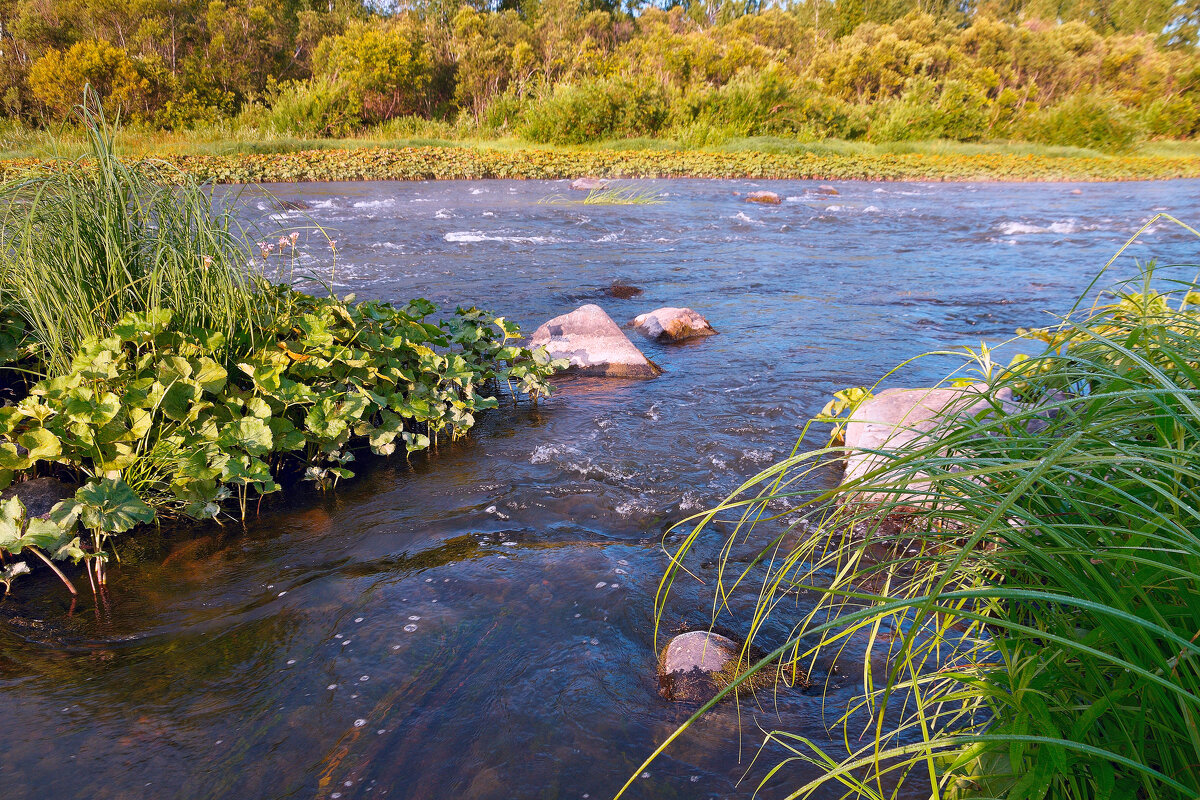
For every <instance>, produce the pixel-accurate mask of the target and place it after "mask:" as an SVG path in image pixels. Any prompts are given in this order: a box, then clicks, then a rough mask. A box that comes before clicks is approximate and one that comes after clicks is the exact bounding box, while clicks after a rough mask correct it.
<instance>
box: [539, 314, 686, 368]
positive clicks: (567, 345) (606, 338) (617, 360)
mask: <svg viewBox="0 0 1200 800" xmlns="http://www.w3.org/2000/svg"><path fill="white" fill-rule="evenodd" d="M529 346H530V348H531V349H532V348H538V347H545V348H546V352H548V353H549V354H550V357H551V358H565V359H566V360H567V361H568V362H569V364H570V366H569V367H568V371H569V372H573V373H574V374H576V375H592V376H598V377H605V378H654V377H657V376H658V375H661V374H662V370H661V369H659V368H658V366H657V365H656V364H655V363H654V362H652V361H651V360H650V359H648V358H646V356H644V355H643V354H642V351H641V350H638V349H637V347H635V346H634V344H633V342H631V341H629V337H628V336H626V335H625V333H624V332H623V331H622V330H621V329H620V328H619V327H618V326H617V323H615V322H613V320H612V317H610V316H608V314H606V313H604V309H602V308H600V306H598V305H595V304H592V303H588V304H587V305H584V306H580V307H579V308H577V309H575V310H574V311H572V312H571V313H569V314H563V315H561V316H558V317H555V318H554V319H552V320H550V321H549V322H547V323H545V324H544V325H542V326H541V327H540V328H538V329H537V330H536V331H534V334H533V338H532V339H531V340H530V342H529Z"/></svg>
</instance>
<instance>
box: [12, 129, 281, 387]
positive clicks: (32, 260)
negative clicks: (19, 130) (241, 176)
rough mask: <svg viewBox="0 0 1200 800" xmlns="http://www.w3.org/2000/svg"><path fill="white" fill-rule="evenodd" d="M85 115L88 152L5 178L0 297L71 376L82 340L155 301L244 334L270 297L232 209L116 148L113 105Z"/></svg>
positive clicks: (55, 366)
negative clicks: (110, 117)
mask: <svg viewBox="0 0 1200 800" xmlns="http://www.w3.org/2000/svg"><path fill="white" fill-rule="evenodd" d="M79 113H80V115H81V120H82V122H83V123H84V126H85V129H86V130H87V132H88V136H89V145H90V147H89V152H88V155H87V157H86V158H85V159H80V160H76V161H72V162H68V163H66V164H63V163H58V162H56V163H51V164H46V165H42V166H38V167H34V168H32V169H29V170H25V171H23V172H21V173H19V174H18V175H17V176H16V177H14V178H12V179H11V180H9V181H7V182H5V183H3V184H0V305H3V306H4V307H5V308H7V309H9V310H11V311H12V312H14V313H15V314H17V315H19V316H20V317H21V318H22V319H23V321H24V324H25V326H26V327H27V330H28V332H29V333H30V335H31V337H32V343H33V344H35V345H36V346H37V347H38V348H39V352H38V354H37V360H38V361H41V362H43V363H45V365H46V369H47V371H48V373H50V374H63V373H64V372H66V371H67V370H68V369H69V368H70V364H71V360H72V358H73V357H74V355H75V353H76V351H77V349H78V347H79V345H80V343H81V342H83V340H84V339H86V338H88V337H90V336H99V337H102V336H105V335H107V332H108V331H109V330H111V328H112V326H113V325H114V324H116V322H117V320H119V319H120V318H121V317H122V316H123V315H125V314H127V313H130V312H133V313H139V312H145V311H148V310H150V309H166V310H169V311H170V312H171V313H172V315H173V317H174V319H175V321H176V324H177V325H178V326H180V327H183V328H190V327H200V328H204V329H206V330H212V331H218V332H220V333H221V334H223V335H224V337H225V341H226V342H233V341H235V340H236V338H237V334H238V332H239V331H243V330H245V328H244V325H243V324H242V321H243V320H245V319H246V318H247V317H249V316H251V315H252V313H253V312H254V311H255V310H256V306H257V305H258V304H260V303H261V302H262V300H263V299H264V298H262V297H260V296H259V293H258V292H257V291H256V286H257V284H258V283H260V282H262V276H261V274H260V273H259V272H258V271H257V270H255V269H253V268H250V269H249V270H248V269H247V266H246V265H247V264H249V263H252V262H251V259H250V258H249V250H248V249H247V247H246V244H245V241H244V239H245V236H244V233H243V231H242V230H241V229H240V228H239V226H238V224H237V222H236V221H235V219H234V216H233V209H232V207H225V208H216V207H214V204H213V200H212V198H211V196H209V195H208V194H206V193H205V192H204V190H203V189H202V188H201V187H200V185H199V184H197V183H195V182H194V181H191V180H189V179H188V177H187V176H186V175H183V174H181V173H178V172H177V171H176V170H175V169H174V168H173V167H171V166H170V165H168V164H166V163H165V162H160V161H151V162H141V163H138V162H133V163H128V162H126V161H124V160H122V159H120V158H118V157H117V155H116V152H115V147H114V144H113V136H114V132H113V130H112V129H111V128H110V127H109V125H108V123H107V121H106V120H105V119H104V115H103V114H102V113H101V112H99V111H98V110H95V109H93V108H90V107H88V106H84V107H81V108H80V110H79ZM215 355H217V357H218V358H222V357H223V355H224V353H223V351H222V352H217V353H215Z"/></svg>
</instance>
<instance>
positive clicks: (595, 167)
mask: <svg viewBox="0 0 1200 800" xmlns="http://www.w3.org/2000/svg"><path fill="white" fill-rule="evenodd" d="M1085 152H1086V151H1085ZM158 158H160V159H161V160H163V161H164V162H165V163H167V164H170V165H172V166H173V167H177V168H179V169H182V170H183V171H184V172H186V173H187V174H189V175H190V176H191V177H193V178H195V179H197V180H200V181H205V182H213V183H292V182H296V183H299V182H312V181H363V180H479V179H488V178H503V179H530V180H557V179H564V178H574V177H579V176H581V175H594V176H600V177H606V178H630V179H652V178H722V179H761V180H769V179H789V180H824V181H832V180H866V181H931V182H937V181H962V182H967V181H1013V182H1100V181H1131V180H1166V179H1177V178H1196V177H1200V156H1191V155H1187V156H1163V155H1129V156H1103V155H1064V154H1057V153H1056V154H1034V153H1011V152H965V153H963V152H956V153H938V152H900V153H880V152H873V153H853V152H849V153H817V152H768V151H765V150H733V151H711V150H692V151H682V150H666V149H640V150H608V149H583V148H579V149H561V148H541V147H534V146H514V147H506V148H497V147H484V146H471V145H457V144H454V145H415V146H405V147H371V146H366V147H349V148H341V149H307V150H291V151H287V152H267V153H224V154H188V153H165V154H162V155H161V156H158ZM48 163H53V159H13V160H3V161H0V178H4V177H11V176H13V175H15V174H17V173H19V172H20V171H22V170H24V169H27V168H28V167H30V166H32V165H37V164H48Z"/></svg>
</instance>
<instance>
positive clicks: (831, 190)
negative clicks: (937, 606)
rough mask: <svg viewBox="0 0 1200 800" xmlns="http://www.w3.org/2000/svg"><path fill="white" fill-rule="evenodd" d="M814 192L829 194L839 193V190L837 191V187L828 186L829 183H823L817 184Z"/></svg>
mask: <svg viewBox="0 0 1200 800" xmlns="http://www.w3.org/2000/svg"><path fill="white" fill-rule="evenodd" d="M816 192H817V194H827V195H831V196H832V195H839V194H841V192H839V191H838V190H837V189H835V188H834V187H832V186H830V185H829V184H824V185H821V186H818V187H817V189H816Z"/></svg>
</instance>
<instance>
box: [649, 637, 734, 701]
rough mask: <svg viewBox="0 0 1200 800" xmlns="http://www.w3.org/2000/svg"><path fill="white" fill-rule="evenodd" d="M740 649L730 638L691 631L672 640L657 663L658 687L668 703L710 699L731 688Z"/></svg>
mask: <svg viewBox="0 0 1200 800" xmlns="http://www.w3.org/2000/svg"><path fill="white" fill-rule="evenodd" d="M740 652H741V649H740V648H739V647H738V646H737V644H736V643H735V642H734V641H733V640H732V639H730V638H728V637H725V636H722V635H721V634H719V633H713V632H711V631H689V632H688V633H681V634H679V635H678V636H676V637H675V638H674V639H672V640H671V641H670V642H669V643H668V644H667V646H666V647H665V648H663V651H662V653H661V654H660V656H659V659H658V683H659V690H660V692H661V693H662V695H663V697H665V698H667V699H668V700H691V701H703V700H708V699H711V698H712V696H713V695H714V694H716V693H717V692H719V691H720V690H721V688H722V687H723V686H725V685H728V682H729V681H728V677H727V676H728V674H729V673H731V672H733V671H735V670H736V667H737V661H738V654H739V653H740Z"/></svg>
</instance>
